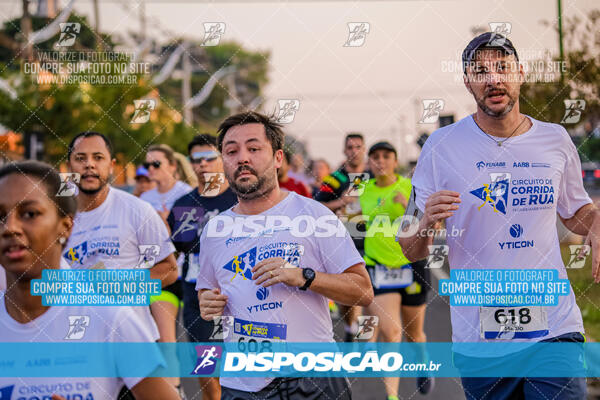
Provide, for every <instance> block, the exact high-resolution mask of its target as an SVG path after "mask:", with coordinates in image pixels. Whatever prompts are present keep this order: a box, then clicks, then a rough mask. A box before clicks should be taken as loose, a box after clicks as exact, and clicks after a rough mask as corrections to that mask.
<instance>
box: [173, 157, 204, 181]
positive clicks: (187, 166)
mask: <svg viewBox="0 0 600 400" xmlns="http://www.w3.org/2000/svg"><path fill="white" fill-rule="evenodd" d="M173 157H174V158H175V164H176V165H177V169H176V170H175V178H176V179H177V180H178V181H181V182H183V183H185V184H187V185H189V186H191V187H196V186H198V178H197V177H196V174H195V173H194V168H192V164H191V163H190V161H189V160H188V158H187V156H184V155H183V154H181V153H178V152H176V151H174V152H173Z"/></svg>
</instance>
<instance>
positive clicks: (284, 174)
mask: <svg viewBox="0 0 600 400" xmlns="http://www.w3.org/2000/svg"><path fill="white" fill-rule="evenodd" d="M291 159H292V154H291V152H290V151H289V149H285V150H284V151H283V162H282V163H281V167H280V168H279V169H278V170H277V178H278V179H279V187H280V188H282V189H285V190H287V191H290V192H296V193H298V194H300V195H302V196H304V197H308V198H311V197H312V196H311V195H310V190H309V189H308V187H307V186H306V184H304V183H302V182H300V181H299V180H296V179H294V178H292V177H291V176H289V170H290V160H291Z"/></svg>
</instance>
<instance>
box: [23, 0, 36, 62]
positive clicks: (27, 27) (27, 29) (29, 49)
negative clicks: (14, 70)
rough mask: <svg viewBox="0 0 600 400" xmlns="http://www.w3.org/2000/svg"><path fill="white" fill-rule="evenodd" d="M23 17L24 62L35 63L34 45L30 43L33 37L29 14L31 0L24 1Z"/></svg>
mask: <svg viewBox="0 0 600 400" xmlns="http://www.w3.org/2000/svg"><path fill="white" fill-rule="evenodd" d="M22 4H23V16H22V17H21V32H23V41H24V46H25V47H24V48H23V60H25V62H31V61H33V44H32V43H31V42H30V41H29V38H30V37H31V31H32V27H31V14H29V0H22Z"/></svg>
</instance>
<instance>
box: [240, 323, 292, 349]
mask: <svg viewBox="0 0 600 400" xmlns="http://www.w3.org/2000/svg"><path fill="white" fill-rule="evenodd" d="M286 339H287V325H286V324H272V323H268V322H257V321H246V320H243V319H239V318H235V319H234V320H233V337H232V341H233V342H236V343H237V344H238V349H239V350H240V351H251V352H254V351H271V343H274V342H285V341H286Z"/></svg>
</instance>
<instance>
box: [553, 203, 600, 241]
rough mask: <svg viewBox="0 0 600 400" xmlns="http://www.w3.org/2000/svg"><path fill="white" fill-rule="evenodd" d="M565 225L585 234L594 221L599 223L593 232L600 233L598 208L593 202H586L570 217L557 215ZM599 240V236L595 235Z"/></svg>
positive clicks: (571, 229) (580, 233) (599, 212)
mask: <svg viewBox="0 0 600 400" xmlns="http://www.w3.org/2000/svg"><path fill="white" fill-rule="evenodd" d="M558 216H559V218H560V220H561V221H562V223H563V224H564V225H565V227H566V228H567V229H568V230H570V231H571V232H573V233H576V234H578V235H583V236H585V235H587V234H588V233H589V232H590V229H591V228H592V226H593V224H594V222H595V223H596V225H599V226H598V228H597V229H599V230H597V231H596V232H595V233H596V234H600V210H598V208H597V207H596V206H595V205H594V204H586V205H585V206H583V207H581V208H580V209H579V210H577V212H576V213H575V215H573V216H572V217H571V218H563V217H561V216H560V214H559V215H558ZM596 240H600V236H596Z"/></svg>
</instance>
